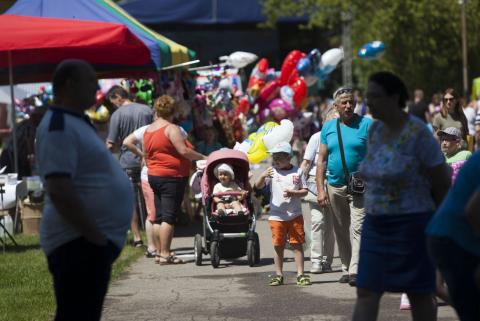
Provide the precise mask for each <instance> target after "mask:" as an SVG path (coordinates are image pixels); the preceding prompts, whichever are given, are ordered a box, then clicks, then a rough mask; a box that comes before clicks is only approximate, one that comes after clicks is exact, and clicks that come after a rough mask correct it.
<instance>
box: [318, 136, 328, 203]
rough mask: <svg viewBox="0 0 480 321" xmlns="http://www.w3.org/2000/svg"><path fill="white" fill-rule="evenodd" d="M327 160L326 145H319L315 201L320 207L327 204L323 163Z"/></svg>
mask: <svg viewBox="0 0 480 321" xmlns="http://www.w3.org/2000/svg"><path fill="white" fill-rule="evenodd" d="M327 158H328V150H327V145H325V144H320V147H319V150H318V159H317V173H316V178H317V201H318V204H319V205H320V206H326V205H327V204H328V197H327V194H326V193H325V184H324V181H325V162H324V160H326V159H327Z"/></svg>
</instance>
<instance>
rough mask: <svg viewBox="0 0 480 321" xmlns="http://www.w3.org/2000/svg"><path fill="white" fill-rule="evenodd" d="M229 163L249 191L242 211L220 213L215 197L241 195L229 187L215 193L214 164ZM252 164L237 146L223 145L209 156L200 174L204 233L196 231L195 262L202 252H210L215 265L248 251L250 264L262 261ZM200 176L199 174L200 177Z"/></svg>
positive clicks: (244, 188)
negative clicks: (223, 147)
mask: <svg viewBox="0 0 480 321" xmlns="http://www.w3.org/2000/svg"><path fill="white" fill-rule="evenodd" d="M220 163H227V164H228V165H230V166H231V167H232V168H233V170H234V172H235V182H236V183H237V184H238V185H239V186H240V188H242V189H243V190H246V191H247V192H248V195H247V196H246V197H245V198H244V199H243V200H242V201H241V203H242V208H243V212H244V213H243V214H238V213H235V212H231V213H229V214H228V215H219V214H218V213H217V209H216V203H215V202H214V201H213V197H214V196H216V197H220V198H222V197H231V196H239V195H240V192H238V191H229V192H224V193H218V194H215V195H212V191H213V187H214V186H215V184H216V183H218V180H217V178H216V177H215V175H214V169H215V167H216V166H217V165H218V164H220ZM249 170H250V166H249V163H248V159H247V156H246V155H245V154H244V153H242V152H240V151H236V150H232V149H221V150H219V151H216V152H213V153H211V154H210V156H209V157H208V159H207V162H206V165H205V168H204V170H203V172H197V173H199V174H200V175H201V182H200V184H201V186H200V189H201V195H202V207H203V236H202V235H200V234H197V235H195V242H194V250H195V252H194V255H195V264H196V265H201V264H202V255H203V254H210V260H211V262H212V266H213V267H214V268H217V267H218V266H219V264H220V259H222V258H223V259H232V258H239V257H242V256H245V255H247V259H248V265H249V266H253V265H255V264H258V263H259V262H260V242H259V239H258V234H257V233H256V232H255V224H256V216H255V213H254V208H253V203H252V197H253V195H252V188H251V186H250V183H249V181H248V173H249ZM197 179H198V177H197Z"/></svg>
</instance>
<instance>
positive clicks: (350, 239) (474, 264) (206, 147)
mask: <svg viewBox="0 0 480 321" xmlns="http://www.w3.org/2000/svg"><path fill="white" fill-rule="evenodd" d="M95 83H96V78H95V74H94V71H93V69H92V68H91V66H89V65H88V64H87V63H85V62H82V61H76V60H70V61H65V62H64V63H62V64H60V65H59V67H58V68H57V70H56V73H55V76H54V80H53V91H54V96H55V106H54V107H51V108H49V110H48V111H47V112H46V114H45V116H44V117H43V119H42V121H41V122H40V124H39V125H38V129H37V139H36V151H37V155H36V158H37V162H38V173H39V175H40V176H41V179H42V181H43V182H44V184H45V186H46V193H47V198H46V204H45V211H44V218H43V223H42V232H41V244H42V248H43V249H44V251H45V253H46V255H47V259H48V264H49V268H50V271H51V273H52V275H53V280H54V288H55V295H56V299H57V313H56V315H57V316H56V319H57V320H64V319H68V320H76V319H85V320H86V319H92V320H94V319H99V318H100V313H101V306H102V304H103V299H104V297H105V293H106V289H107V284H108V280H109V277H110V269H111V264H112V263H113V261H114V260H115V258H116V257H117V256H118V254H119V253H120V250H121V248H122V247H123V246H124V244H125V236H126V232H127V230H128V229H130V230H131V232H132V234H133V245H134V246H144V245H143V241H142V239H141V234H140V227H139V224H141V225H143V224H145V229H146V236H147V246H146V247H147V248H146V252H145V255H146V256H147V257H152V258H154V260H152V261H153V262H155V263H157V264H160V265H168V264H182V263H185V262H184V261H183V260H182V259H181V258H180V257H178V256H177V255H176V254H175V253H174V252H173V251H172V249H171V244H172V239H173V235H174V229H175V225H176V223H177V222H178V220H179V215H180V213H181V212H182V211H181V208H182V203H183V204H184V205H185V203H189V202H190V199H189V197H188V196H186V192H188V187H187V180H188V177H189V175H190V171H191V168H192V162H194V161H197V160H204V159H206V158H207V156H208V154H209V153H211V152H212V151H215V150H217V149H219V148H221V147H222V146H221V145H220V144H218V142H217V140H216V139H215V137H216V134H217V133H216V131H215V129H214V128H210V127H208V128H205V130H204V131H203V137H202V140H201V141H198V142H197V143H196V145H195V146H194V145H193V144H191V143H190V141H189V139H188V133H186V132H185V131H184V130H183V128H182V127H181V126H179V125H178V122H177V121H176V118H175V116H176V112H177V109H178V106H177V102H176V101H175V99H174V98H172V97H171V96H169V95H162V96H160V97H158V98H157V99H156V100H155V101H154V104H153V110H152V109H151V108H150V107H148V106H146V105H144V104H140V103H137V102H133V101H132V100H131V97H130V96H129V93H128V91H127V90H126V89H125V88H122V87H120V86H115V87H113V88H112V89H111V90H110V91H109V92H108V93H107V95H106V99H107V101H108V102H109V103H110V104H113V105H114V106H115V107H116V109H115V111H114V112H113V114H112V115H111V119H110V124H109V130H108V135H107V139H106V142H105V141H102V139H100V137H99V136H98V135H97V134H96V133H95V130H94V128H93V126H91V124H90V123H89V121H88V118H86V117H85V116H84V111H85V110H86V109H88V108H89V107H90V106H91V105H92V104H93V103H94V102H95V90H96V86H95ZM421 96H422V95H421V92H420V91H418V90H417V91H415V93H414V97H415V98H414V100H413V101H412V102H411V103H409V102H408V98H409V95H408V91H407V89H406V86H405V84H404V83H403V81H402V80H401V79H400V78H399V77H397V76H396V75H394V74H392V73H389V72H378V73H375V74H373V75H371V76H370V78H369V82H368V88H367V90H366V94H365V98H366V99H365V100H364V99H362V98H361V95H360V93H359V92H358V91H355V90H352V89H351V88H345V87H342V88H339V89H338V90H336V91H335V93H334V94H333V97H332V98H333V100H332V101H331V103H330V104H324V105H323V107H320V106H321V105H317V106H315V104H313V105H312V106H311V107H312V110H311V111H312V114H313V115H314V116H313V118H311V121H310V122H309V125H310V126H305V123H302V121H298V122H297V124H301V127H300V128H298V131H297V133H296V136H295V138H294V140H293V142H281V143H279V144H277V145H276V146H275V147H274V148H271V149H270V150H268V152H269V153H270V155H271V159H272V161H271V167H268V168H267V169H266V170H264V171H263V173H262V174H261V175H260V177H259V178H258V179H257V180H256V181H255V182H254V183H255V184H254V185H255V187H256V189H262V188H263V189H264V188H267V189H269V191H270V193H269V194H270V195H271V196H270V197H269V200H268V201H269V202H268V203H269V211H268V222H269V226H270V230H271V234H272V245H273V248H274V262H275V275H274V276H273V277H271V279H270V280H269V281H268V284H269V285H270V286H281V285H283V284H284V272H283V257H284V250H285V248H286V245H287V243H288V244H289V245H290V246H291V248H292V249H293V251H294V257H295V263H296V268H297V278H296V284H297V285H298V286H309V285H311V284H312V282H311V280H310V276H309V275H308V274H307V273H306V272H305V268H304V261H305V254H304V248H303V244H304V242H305V234H306V232H307V233H309V234H311V239H312V241H311V248H310V260H311V266H310V270H309V271H310V273H328V272H331V271H332V261H333V252H334V244H335V242H336V243H337V245H338V250H339V255H340V261H341V270H342V276H341V278H340V279H339V282H340V283H348V284H349V285H351V286H356V288H357V302H356V305H355V308H354V312H353V320H375V319H376V317H377V314H378V309H379V304H380V299H381V297H382V294H383V293H384V292H399V293H404V294H405V295H406V296H407V297H408V299H409V304H410V306H411V310H412V316H413V319H414V320H435V319H436V299H435V297H436V296H438V297H441V298H442V299H443V300H445V301H446V302H447V303H449V304H452V306H453V307H454V308H455V309H456V311H457V313H458V315H459V317H460V319H461V320H478V319H479V318H480V305H478V302H479V299H480V290H479V288H480V237H479V231H480V215H479V213H480V193H479V192H478V182H477V181H476V180H475V179H472V178H473V177H475V174H478V171H479V167H478V166H479V162H478V158H479V156H478V155H479V154H478V153H475V154H473V155H472V151H473V150H474V148H475V126H477V127H479V128H480V119H478V122H479V123H478V124H475V119H473V122H472V115H475V112H473V113H472V112H470V111H468V112H467V110H466V109H464V108H463V104H462V101H461V99H460V97H459V96H458V95H457V94H456V92H455V91H454V90H453V89H447V90H445V91H444V92H443V95H442V97H441V101H440V105H439V106H433V108H431V106H429V105H428V104H426V103H423V101H422V99H421ZM434 104H435V103H434ZM471 105H472V106H471V107H472V108H473V107H474V106H473V104H471ZM469 108H470V107H469ZM372 118H373V119H375V121H374V120H373V119H372ZM479 118H480V117H479ZM299 119H301V118H300V117H299ZM470 123H472V124H473V127H471V126H470V127H469V124H470ZM305 130H308V131H309V134H308V137H309V139H308V143H307V141H305V138H304V135H305V134H304V133H305ZM315 131H317V132H316V133H313V132H315ZM299 146H300V147H299ZM303 146H306V148H305V150H304V147H303ZM112 152H113V153H118V155H119V159H118V160H115V159H114V157H113V155H112ZM92 155H93V156H92ZM295 158H296V159H295ZM295 161H296V162H297V164H295ZM215 176H216V177H217V179H218V184H217V185H216V187H215V188H216V189H217V190H222V191H223V190H226V189H227V190H238V189H239V188H238V186H237V185H236V184H235V181H234V180H235V176H236V173H235V172H234V170H233V169H232V168H231V167H230V166H228V165H227V164H219V166H217V168H216V169H215ZM127 178H128V179H127ZM452 184H453V187H451V185H452ZM134 190H135V191H137V192H138V191H140V193H137V192H135V193H134ZM240 192H243V191H240ZM99 195H102V197H99ZM240 197H244V196H243V194H241V196H240ZM140 198H142V199H140ZM143 199H144V201H145V208H146V212H147V216H146V217H142V215H140V213H139V211H142V210H143V206H142V204H143ZM302 199H304V200H305V202H306V203H307V204H308V209H309V210H308V211H307V212H302V206H301V204H302ZM215 202H217V203H218V208H220V210H222V211H223V212H227V211H234V212H236V213H238V214H240V215H242V214H243V213H242V208H241V207H240V206H238V204H236V200H229V201H226V200H223V199H217V200H215ZM134 204H137V206H134ZM138 204H140V205H138ZM131 209H133V211H132V210H131ZM306 215H311V222H312V225H311V227H310V226H305V225H304V219H303V217H304V216H306ZM113 216H115V218H113ZM143 220H145V221H143ZM142 221H143V222H142ZM307 229H308V231H307ZM72 253H75V254H74V255H72ZM72 258H75V260H74V259H72ZM307 270H308V269H307ZM80 275H81V277H79V276H80ZM91 293H94V295H92V294H91ZM79 294H80V295H82V296H83V297H91V300H85V301H81V302H80V301H78V300H76V297H77V296H78V295H79Z"/></svg>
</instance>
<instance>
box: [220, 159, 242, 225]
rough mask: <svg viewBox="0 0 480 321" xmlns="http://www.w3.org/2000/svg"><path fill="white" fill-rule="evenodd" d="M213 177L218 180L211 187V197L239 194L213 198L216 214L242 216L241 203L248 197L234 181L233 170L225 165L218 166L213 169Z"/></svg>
mask: <svg viewBox="0 0 480 321" xmlns="http://www.w3.org/2000/svg"><path fill="white" fill-rule="evenodd" d="M214 175H215V177H216V178H217V179H218V181H219V182H218V183H217V184H215V186H214V187H213V195H218V194H219V193H227V194H228V192H239V194H237V195H227V194H226V195H224V196H221V197H219V196H214V197H213V201H214V202H215V203H216V206H217V214H218V215H220V216H223V215H227V213H232V211H233V213H234V214H236V215H244V214H245V212H244V211H243V210H242V204H241V201H243V200H244V199H245V197H246V196H247V195H248V192H247V191H246V190H242V189H241V188H240V186H238V184H237V183H236V182H235V181H234V179H235V173H234V172H233V168H232V167H231V166H230V165H228V164H226V163H221V164H218V165H217V166H216V167H215V169H214Z"/></svg>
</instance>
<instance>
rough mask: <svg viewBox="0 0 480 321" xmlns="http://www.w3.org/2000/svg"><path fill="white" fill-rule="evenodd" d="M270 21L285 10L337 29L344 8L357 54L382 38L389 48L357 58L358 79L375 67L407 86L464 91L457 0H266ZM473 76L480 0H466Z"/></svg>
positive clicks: (479, 67)
mask: <svg viewBox="0 0 480 321" xmlns="http://www.w3.org/2000/svg"><path fill="white" fill-rule="evenodd" d="M263 10H264V14H265V16H266V17H267V19H268V21H267V23H266V25H267V26H270V27H274V26H275V23H276V21H277V20H278V18H279V17H282V16H289V15H294V16H303V15H308V16H309V22H308V24H307V25H306V27H307V28H314V27H321V28H328V29H334V30H338V32H339V34H338V37H336V39H332V43H331V44H332V46H339V45H340V43H339V39H340V32H341V28H340V26H341V14H342V12H349V13H351V15H352V17H353V20H352V47H353V54H354V57H355V56H356V52H357V51H358V49H359V48H360V47H361V46H362V45H363V44H364V43H367V42H370V41H373V40H381V41H383V42H384V44H385V48H386V49H385V53H384V55H383V56H382V57H381V58H380V59H378V60H373V61H364V60H362V59H360V58H354V61H353V70H354V75H355V80H356V84H357V85H358V86H360V87H362V88H365V86H366V79H367V77H368V75H369V74H370V73H372V72H375V71H379V70H389V71H392V72H394V73H396V74H398V75H399V76H400V77H401V78H402V79H404V81H405V82H406V83H407V86H408V87H409V88H410V89H411V90H413V89H414V88H422V89H424V90H425V91H426V93H427V94H432V93H434V92H438V91H442V90H444V89H445V88H447V87H454V88H456V89H457V90H458V92H462V90H461V89H462V50H461V48H462V47H461V21H460V5H459V2H458V0H442V1H439V0H296V1H284V0H263ZM466 11H467V34H468V57H469V77H470V80H471V79H472V78H475V77H479V76H480V59H478V57H480V37H479V36H478V34H477V33H478V30H480V1H477V0H475V1H473V0H469V1H468V2H467V10H466Z"/></svg>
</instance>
